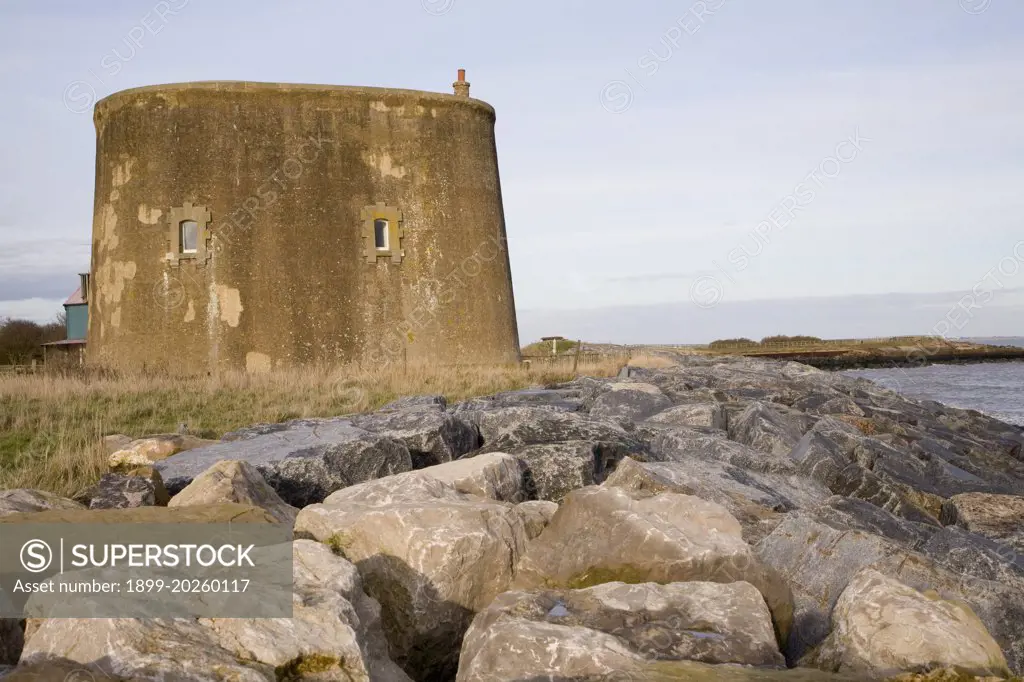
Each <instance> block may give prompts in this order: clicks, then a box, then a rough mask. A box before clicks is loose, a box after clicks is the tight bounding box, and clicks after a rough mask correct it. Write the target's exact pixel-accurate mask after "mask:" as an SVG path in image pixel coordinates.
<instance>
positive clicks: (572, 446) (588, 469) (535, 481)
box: [511, 440, 629, 502]
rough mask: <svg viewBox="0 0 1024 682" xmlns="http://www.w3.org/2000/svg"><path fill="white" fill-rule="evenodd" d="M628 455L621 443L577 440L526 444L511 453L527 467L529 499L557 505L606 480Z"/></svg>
mask: <svg viewBox="0 0 1024 682" xmlns="http://www.w3.org/2000/svg"><path fill="white" fill-rule="evenodd" d="M628 452H629V451H628V450H626V449H625V448H624V447H622V445H621V444H620V443H619V442H611V443H602V442H598V443H593V442H588V441H579V440H576V441H566V442H564V443H547V444H535V445H524V446H522V447H518V448H514V449H513V450H512V451H511V454H512V455H514V456H516V457H518V458H519V459H521V460H522V461H523V462H524V463H525V464H526V469H527V476H528V480H529V481H530V486H531V490H530V496H531V497H533V498H536V499H538V500H550V501H553V502H558V501H560V500H561V499H562V498H563V497H565V496H566V495H568V494H569V493H570V492H572V491H573V490H578V489H579V488H584V487H586V486H588V485H594V484H595V483H601V482H602V481H604V480H605V478H606V477H607V476H608V474H609V473H611V472H612V471H614V470H615V467H616V466H617V464H618V462H619V461H620V460H622V459H623V458H624V457H626V456H627V453H628Z"/></svg>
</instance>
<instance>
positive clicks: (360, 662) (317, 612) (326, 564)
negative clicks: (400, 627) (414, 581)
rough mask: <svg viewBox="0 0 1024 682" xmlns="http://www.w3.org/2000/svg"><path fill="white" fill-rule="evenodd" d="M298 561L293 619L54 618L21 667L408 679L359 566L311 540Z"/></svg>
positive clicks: (261, 681) (131, 675) (152, 675)
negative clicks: (393, 655) (60, 664)
mask: <svg viewBox="0 0 1024 682" xmlns="http://www.w3.org/2000/svg"><path fill="white" fill-rule="evenodd" d="M293 556H294V559H293V566H294V581H295V582H294V587H293V589H294V596H293V608H294V611H293V616H292V617H291V618H258V619H252V618H223V619H222V618H217V619H205V618H203V619H187V618H178V619H164V620H140V619H133V618H114V619H109V618H108V619H90V620H76V619H48V620H43V621H41V623H40V624H39V627H38V629H37V630H36V632H35V633H34V634H33V636H32V638H31V640H30V641H29V642H28V643H27V645H26V647H25V651H24V653H23V654H22V663H23V664H26V665H45V664H46V663H48V662H50V661H53V660H57V661H73V662H77V663H78V664H79V666H80V667H84V666H98V667H99V670H98V672H99V673H102V674H103V675H108V676H121V677H124V678H128V679H132V680H152V681H153V682H157V681H159V682H178V681H180V682H185V681H186V680H188V681H190V682H191V681H199V680H210V681H213V680H235V681H239V682H242V681H249V680H252V681H253V682H257V681H258V682H266V681H271V680H297V679H317V680H380V681H381V682H408V679H409V678H408V677H407V676H406V675H405V674H404V673H403V672H402V671H401V670H400V669H399V668H398V667H397V666H396V665H395V664H394V663H393V662H392V661H391V660H390V659H389V658H388V648H387V643H386V641H385V639H384V636H383V632H382V630H381V626H380V607H379V605H378V604H377V603H376V602H375V601H374V600H373V599H371V598H370V597H367V596H366V594H365V593H364V592H363V585H362V581H361V579H360V577H359V573H358V571H357V570H356V568H355V567H354V566H353V565H352V564H350V563H349V562H347V561H345V560H344V559H342V558H341V557H338V556H335V555H334V554H332V553H331V551H330V550H329V549H328V548H327V547H325V546H324V545H321V544H319V543H315V542H310V541H308V540H298V541H296V542H295V544H294V555H293ZM85 631H87V632H88V633H89V636H87V637H83V636H82V632H85ZM83 679H93V678H83ZM95 679H100V678H99V677H97V678H95Z"/></svg>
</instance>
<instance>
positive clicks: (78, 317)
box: [64, 304, 89, 340]
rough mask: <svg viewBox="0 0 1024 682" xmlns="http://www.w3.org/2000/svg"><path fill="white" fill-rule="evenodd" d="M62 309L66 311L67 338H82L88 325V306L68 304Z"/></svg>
mask: <svg viewBox="0 0 1024 682" xmlns="http://www.w3.org/2000/svg"><path fill="white" fill-rule="evenodd" d="M64 310H66V311H67V313H68V339H69V340H70V339H84V338H85V332H86V329H88V327H89V306H87V305H84V304H83V305H68V306H64Z"/></svg>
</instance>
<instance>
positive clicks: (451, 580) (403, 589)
mask: <svg viewBox="0 0 1024 682" xmlns="http://www.w3.org/2000/svg"><path fill="white" fill-rule="evenodd" d="M442 466H443V465H442ZM295 532H296V535H297V536H309V537H313V538H316V539H317V540H320V541H322V542H326V543H328V544H330V545H331V546H332V547H334V548H335V549H336V550H337V551H339V552H341V553H343V554H344V556H345V557H346V558H348V559H349V560H350V561H352V562H354V563H355V564H356V565H357V566H358V567H359V571H360V573H361V574H362V576H363V581H364V583H365V585H366V589H367V592H368V593H369V594H370V595H371V596H373V597H374V598H376V599H377V600H378V601H380V603H381V607H382V609H383V616H382V617H383V623H384V631H385V633H386V634H387V637H388V641H389V643H390V645H391V652H392V656H393V658H394V660H395V661H396V662H397V663H398V664H399V665H401V666H402V667H403V668H404V669H405V670H406V672H408V673H409V674H410V675H412V676H413V677H414V678H415V679H418V680H426V679H445V678H446V676H447V677H450V676H452V675H454V674H455V671H456V668H457V665H458V652H459V648H460V646H461V643H462V636H463V635H464V633H465V631H466V629H467V628H468V627H469V624H470V621H471V620H472V618H473V615H474V614H475V613H476V612H478V611H480V610H481V609H483V608H485V607H486V606H487V605H488V604H490V603H491V601H492V600H493V599H494V597H495V596H497V595H498V594H500V593H501V592H504V591H505V590H506V589H507V587H508V585H509V583H510V581H511V580H512V577H513V570H514V567H515V565H516V564H517V562H518V560H519V557H520V555H521V554H522V552H523V549H524V548H525V546H526V542H527V535H526V529H525V527H524V524H523V519H522V517H521V515H520V514H519V513H517V511H516V509H515V507H514V506H513V505H510V504H506V503H502V502H497V501H494V500H488V499H485V498H482V497H479V496H476V495H469V494H466V493H462V492H459V491H458V490H457V489H456V488H455V486H454V485H453V484H452V483H449V482H445V481H442V480H439V479H437V478H434V477H432V476H431V475H430V474H429V469H426V470H422V471H415V472H409V473H405V474H399V475H397V476H389V477H386V478H382V479H379V480H376V481H371V482H368V483H363V484H361V485H356V486H352V487H350V488H346V489H344V490H340V491H338V492H336V493H334V494H332V495H331V496H329V497H328V498H327V499H326V500H324V502H323V504H314V505H310V506H308V507H306V508H304V509H302V510H301V511H300V512H299V516H298V518H297V519H296V523H295Z"/></svg>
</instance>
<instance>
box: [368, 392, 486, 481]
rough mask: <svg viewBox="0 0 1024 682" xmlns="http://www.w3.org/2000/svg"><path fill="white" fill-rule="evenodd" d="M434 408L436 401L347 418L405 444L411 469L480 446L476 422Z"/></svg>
mask: <svg viewBox="0 0 1024 682" xmlns="http://www.w3.org/2000/svg"><path fill="white" fill-rule="evenodd" d="M392 405H395V403H392ZM400 406H401V405H400ZM437 407H438V404H437V403H428V404H426V405H425V406H418V407H406V408H405V409H388V410H382V411H378V412H374V413H371V414H365V415H357V416H353V417H351V418H350V419H351V422H352V425H353V426H356V427H357V428H361V429H365V430H366V431H369V432H371V433H377V434H380V435H382V436H387V437H390V438H395V439H397V440H400V441H402V442H403V443H405V447H407V448H408V449H409V455H410V456H411V457H412V466H413V468H414V469H422V468H423V467H428V466H433V465H435V464H442V463H444V462H451V461H452V460H455V459H458V458H459V457H461V456H462V455H464V454H466V453H467V452H471V451H473V450H476V449H477V448H479V447H480V433H479V431H478V430H477V428H476V425H475V424H473V423H472V422H470V421H468V420H466V419H461V418H459V417H458V416H456V415H453V414H450V413H447V412H445V411H444V410H443V409H437Z"/></svg>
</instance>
